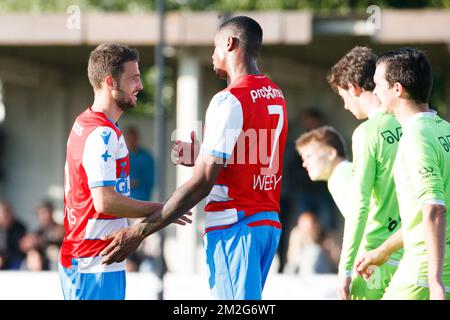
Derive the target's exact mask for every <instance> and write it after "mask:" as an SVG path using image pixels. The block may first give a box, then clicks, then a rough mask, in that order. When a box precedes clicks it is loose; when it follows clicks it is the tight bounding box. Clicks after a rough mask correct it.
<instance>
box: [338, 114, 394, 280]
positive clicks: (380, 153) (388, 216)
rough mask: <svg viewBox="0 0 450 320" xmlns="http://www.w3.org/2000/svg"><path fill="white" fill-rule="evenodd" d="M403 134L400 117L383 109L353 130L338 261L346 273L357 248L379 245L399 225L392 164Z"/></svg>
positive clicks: (362, 248) (350, 270)
mask: <svg viewBox="0 0 450 320" xmlns="http://www.w3.org/2000/svg"><path fill="white" fill-rule="evenodd" d="M401 135H402V132H401V127H400V124H399V123H398V121H397V120H396V119H395V117H394V116H393V115H390V114H388V113H386V112H385V111H384V110H383V109H377V111H375V112H374V113H373V114H371V115H370V116H369V119H368V120H366V121H365V122H363V123H362V124H361V125H359V126H358V128H356V130H355V131H354V133H353V137H352V150H353V176H352V181H351V184H350V188H349V191H348V207H347V209H346V210H345V211H346V217H345V228H344V240H343V244H342V253H341V260H340V264H339V270H340V272H342V273H343V274H346V275H350V274H351V272H352V270H353V268H354V263H355V260H356V257H357V255H358V252H359V253H362V252H366V251H369V250H373V249H375V248H377V247H378V246H380V245H381V244H382V243H383V242H384V241H385V240H386V239H387V238H389V237H390V236H391V235H392V234H393V233H394V232H395V231H397V230H398V229H399V225H400V214H399V207H398V202H397V197H396V193H395V183H394V177H393V166H394V161H395V157H396V153H397V148H398V143H399V141H400V137H401ZM401 255H402V251H398V252H396V253H395V254H394V255H392V257H391V259H393V260H400V258H401ZM393 263H395V261H394V262H393Z"/></svg>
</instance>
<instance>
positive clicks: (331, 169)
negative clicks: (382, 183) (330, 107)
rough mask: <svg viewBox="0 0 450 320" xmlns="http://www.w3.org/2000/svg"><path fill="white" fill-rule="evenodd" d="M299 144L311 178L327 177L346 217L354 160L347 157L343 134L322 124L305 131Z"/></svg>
mask: <svg viewBox="0 0 450 320" xmlns="http://www.w3.org/2000/svg"><path fill="white" fill-rule="evenodd" d="M295 148H296V150H297V152H298V153H299V155H300V156H301V157H302V161H303V167H305V168H306V171H308V175H309V177H310V178H311V180H312V181H327V185H328V191H329V192H330V193H331V196H332V197H333V200H334V202H336V205H337V206H338V208H339V210H340V211H341V213H342V215H343V216H344V218H345V216H346V212H345V210H346V203H347V199H348V187H349V183H350V179H351V177H352V163H351V162H349V161H348V160H347V153H346V150H345V143H344V139H343V138H342V136H341V134H340V133H339V132H337V131H336V129H334V128H333V127H329V126H323V127H319V128H317V129H314V130H311V131H308V132H305V133H304V134H302V135H301V136H300V137H299V138H298V139H297V141H296V142H295Z"/></svg>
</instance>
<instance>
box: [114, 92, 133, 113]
mask: <svg viewBox="0 0 450 320" xmlns="http://www.w3.org/2000/svg"><path fill="white" fill-rule="evenodd" d="M116 91H117V93H118V95H117V97H113V99H114V101H115V102H116V104H117V105H118V106H119V108H120V109H121V110H122V111H127V110H128V109H132V108H134V107H135V106H136V104H135V103H133V102H132V97H131V94H129V93H127V92H125V91H123V90H121V89H120V88H118V89H116Z"/></svg>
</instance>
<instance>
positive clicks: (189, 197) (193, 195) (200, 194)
mask: <svg viewBox="0 0 450 320" xmlns="http://www.w3.org/2000/svg"><path fill="white" fill-rule="evenodd" d="M211 188H212V186H210V185H209V184H208V183H207V182H193V181H191V180H189V181H188V182H186V183H185V184H183V185H182V186H181V187H179V188H178V189H177V190H176V191H175V192H174V193H173V194H172V196H171V197H170V198H169V199H168V200H167V201H166V202H165V204H164V207H163V208H162V210H161V211H160V214H159V215H152V216H149V217H148V218H146V219H144V220H143V221H141V222H140V223H139V226H138V228H139V229H140V232H141V233H142V235H143V236H145V237H146V236H148V235H150V234H152V233H154V232H156V231H158V230H160V229H162V228H164V227H166V226H167V225H169V224H170V223H172V222H174V221H175V220H177V219H178V218H180V217H181V216H182V215H183V214H185V213H186V212H188V211H189V210H191V209H192V208H193V207H194V206H195V205H196V204H198V203H199V202H200V201H201V200H202V199H203V198H205V197H206V196H207V195H208V194H209V192H210V191H211Z"/></svg>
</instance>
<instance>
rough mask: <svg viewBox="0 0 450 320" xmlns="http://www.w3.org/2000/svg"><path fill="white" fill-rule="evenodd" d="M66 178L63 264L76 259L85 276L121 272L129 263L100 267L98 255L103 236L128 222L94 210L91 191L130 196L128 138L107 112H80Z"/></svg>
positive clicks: (69, 148)
mask: <svg viewBox="0 0 450 320" xmlns="http://www.w3.org/2000/svg"><path fill="white" fill-rule="evenodd" d="M64 171H65V177H64V189H65V195H64V212H65V219H64V227H65V231H66V234H65V237H64V241H63V244H62V247H61V256H60V262H61V264H62V265H63V266H64V267H66V268H69V267H70V266H72V259H73V258H76V259H77V264H78V270H79V272H81V273H97V272H107V271H119V270H124V269H125V263H124V262H121V263H113V264H111V265H109V266H106V265H101V263H100V261H101V258H100V257H99V254H100V252H101V251H102V250H103V249H104V248H105V247H106V246H107V244H108V243H109V242H107V241H103V240H101V239H100V238H101V237H102V236H105V235H108V234H110V233H112V232H113V231H116V230H119V229H122V228H124V227H127V226H128V222H127V219H125V218H117V217H114V216H111V215H107V214H101V213H98V212H96V211H95V208H94V205H93V200H92V196H91V189H92V188H96V187H101V186H114V187H115V190H116V192H119V193H121V194H123V195H126V196H129V195H130V161H129V156H128V149H127V146H126V144H125V140H124V138H123V136H122V134H121V132H120V130H119V128H118V127H117V125H116V124H114V123H113V122H112V121H111V120H109V119H108V118H107V117H106V116H105V114H103V113H101V112H95V111H92V109H91V108H88V109H87V110H86V111H84V112H83V113H82V114H80V115H79V116H78V117H77V119H76V120H75V123H74V125H73V127H72V130H71V132H70V135H69V139H68V141H67V154H66V163H65V169H64Z"/></svg>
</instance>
